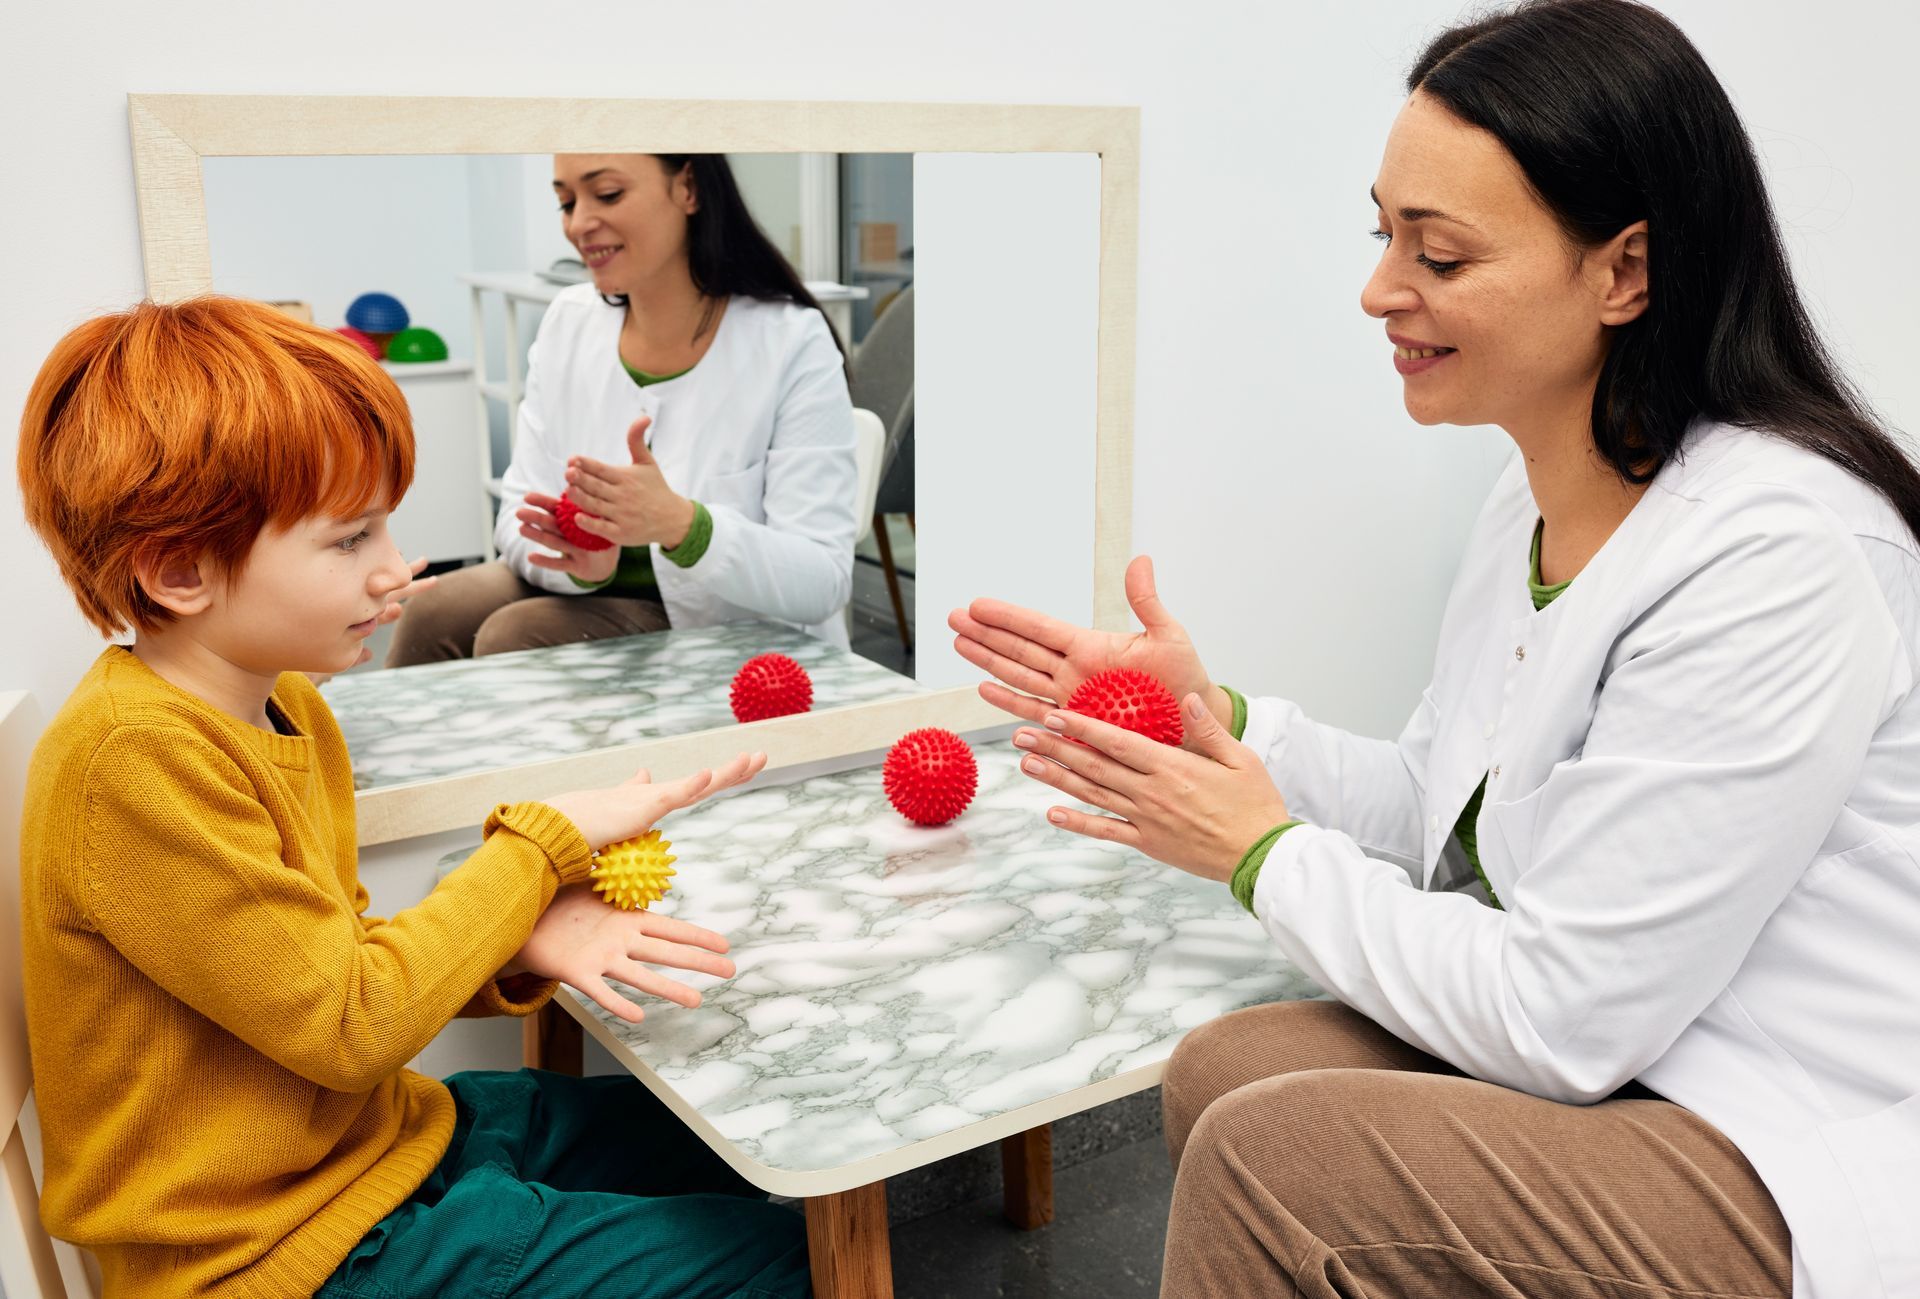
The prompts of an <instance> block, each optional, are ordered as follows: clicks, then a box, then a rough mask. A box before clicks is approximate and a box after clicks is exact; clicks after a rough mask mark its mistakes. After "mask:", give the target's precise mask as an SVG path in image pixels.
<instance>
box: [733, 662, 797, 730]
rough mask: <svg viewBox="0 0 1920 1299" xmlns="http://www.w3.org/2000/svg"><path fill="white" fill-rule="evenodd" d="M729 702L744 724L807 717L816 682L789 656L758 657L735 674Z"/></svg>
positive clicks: (734, 713)
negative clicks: (803, 715) (798, 714)
mask: <svg viewBox="0 0 1920 1299" xmlns="http://www.w3.org/2000/svg"><path fill="white" fill-rule="evenodd" d="M728 700H729V702H731V703H732V704H733V715H734V716H735V717H736V718H738V719H739V720H740V721H743V722H758V721H764V720H765V719H766V718H769V717H787V716H790V715H791V714H793V713H804V712H806V711H807V710H808V709H809V708H812V707H813V678H812V677H810V676H808V675H807V670H806V669H805V668H803V667H801V666H800V665H799V664H798V663H796V662H794V661H793V660H792V659H790V658H788V657H787V656H786V655H785V654H758V655H755V656H754V657H753V658H750V659H748V660H747V661H746V662H745V663H742V664H741V665H740V670H739V671H738V672H736V673H734V674H733V689H732V691H731V692H730V693H729V695H728Z"/></svg>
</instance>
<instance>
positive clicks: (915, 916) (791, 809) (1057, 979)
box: [441, 740, 1324, 1172]
mask: <svg viewBox="0 0 1920 1299" xmlns="http://www.w3.org/2000/svg"><path fill="white" fill-rule="evenodd" d="M976 753H977V755H978V757H979V759H980V767H981V789H980V793H979V795H978V796H977V797H976V799H975V801H974V803H973V805H972V806H971V807H970V808H969V809H968V810H967V811H966V812H965V813H963V814H962V815H961V816H960V817H959V819H958V820H956V821H955V822H954V823H952V824H951V825H949V826H945V827H940V828H935V829H925V828H920V827H916V826H913V825H911V824H909V823H908V822H907V821H906V820H905V819H904V818H902V817H901V816H899V815H898V814H897V813H895V812H894V811H893V810H892V808H891V807H890V806H889V805H888V804H887V801H886V797H885V795H884V793H883V792H882V789H881V783H880V771H879V769H878V768H877V767H872V766H869V767H862V768H857V769H854V770H851V771H846V772H841V773H837V774H832V775H824V776H817V777H813V778H811V779H806V780H803V781H799V782H796V783H793V784H789V785H784V786H779V785H770V786H764V787H753V788H749V789H747V790H745V791H742V792H741V793H739V794H736V795H733V796H730V797H727V798H723V799H719V800H716V801H714V802H712V803H708V804H703V805H701V806H699V807H696V808H692V809H690V810H688V811H686V812H682V813H679V814H677V815H675V816H674V817H672V818H670V819H669V820H668V821H666V822H665V823H663V825H662V826H661V829H662V832H663V833H664V834H665V835H666V836H667V837H668V838H669V839H670V840H671V841H672V842H673V845H674V847H673V851H674V852H675V853H676V854H677V856H678V857H679V862H678V864H677V869H678V871H679V872H680V873H679V874H678V875H677V876H676V877H675V879H674V885H675V887H674V889H673V891H672V892H671V893H669V894H668V896H667V898H666V899H665V900H663V901H662V902H660V903H658V904H656V909H657V910H659V911H660V912H662V913H663V914H670V915H677V916H680V917H682V918H684V919H687V920H691V921H693V922H694V923H696V924H701V925H705V926H707V927H708V928H711V929H715V930H717V931H719V932H720V933H723V934H725V935H727V936H728V938H729V939H730V940H731V942H732V944H733V952H732V955H733V957H734V960H735V963H736V966H737V973H736V975H735V977H734V978H733V979H731V980H728V981H721V980H717V979H713V978H710V977H708V976H701V975H681V974H679V973H676V977H683V978H684V979H685V980H686V981H687V982H688V983H689V984H691V985H693V986H695V987H699V988H701V989H702V991H703V994H704V1002H703V1004H702V1005H701V1006H700V1007H698V1008H697V1009H692V1010H689V1009H685V1008H682V1007H679V1006H675V1005H673V1004H671V1003H668V1002H664V1001H660V1000H657V999H653V998H647V999H644V1000H643V1002H642V1004H643V1005H644V1006H645V1007H646V1011H647V1018H646V1019H645V1021H643V1022H642V1023H641V1024H638V1025H630V1024H627V1023H626V1022H625V1021H623V1020H620V1019H618V1018H616V1017H614V1016H613V1015H610V1014H608V1013H607V1012H605V1011H603V1010H602V1009H601V1008H600V1007H599V1006H597V1005H596V1004H594V1003H593V1002H592V1001H590V1000H588V999H587V998H585V997H584V996H583V995H581V994H579V993H576V992H574V991H573V990H572V989H563V990H562V992H561V995H562V996H568V995H571V996H574V997H575V998H576V999H577V1000H578V1001H579V1002H580V1003H581V1004H582V1005H583V1006H584V1007H585V1008H586V1009H587V1010H588V1011H589V1013H591V1014H592V1015H593V1016H594V1017H595V1018H596V1019H598V1020H599V1021H600V1022H601V1023H602V1024H604V1025H605V1026H606V1027H607V1028H608V1029H609V1030H610V1031H611V1033H612V1034H613V1035H614V1036H615V1038H617V1039H618V1040H619V1041H620V1042H621V1043H622V1044H623V1046H624V1047H625V1048H626V1049H627V1050H629V1051H630V1052H631V1053H632V1054H633V1056H634V1057H635V1058H636V1059H638V1060H639V1061H640V1062H641V1064H643V1065H644V1066H645V1067H647V1068H648V1069H650V1070H652V1071H653V1072H654V1073H655V1074H656V1075H658V1077H659V1078H660V1079H661V1080H663V1081H664V1082H666V1083H667V1084H668V1085H669V1086H671V1087H672V1088H673V1089H674V1090H675V1091H676V1092H678V1093H679V1094H680V1096H682V1097H683V1098H684V1099H685V1100H687V1101H688V1102H689V1103H690V1104H691V1105H692V1106H693V1107H694V1108H696V1109H697V1110H698V1111H699V1112H700V1113H701V1115H702V1116H703V1117H704V1118H705V1119H706V1120H707V1121H708V1122H710V1123H711V1124H712V1125H713V1126H714V1128H715V1129H716V1130H717V1131H718V1132H719V1133H720V1134H721V1135H722V1136H724V1137H725V1138H726V1139H728V1140H729V1141H731V1142H733V1143H734V1144H735V1145H736V1146H738V1147H739V1149H740V1150H741V1152H742V1153H744V1154H746V1155H748V1156H749V1157H751V1158H753V1159H755V1160H757V1161H759V1162H761V1163H762V1164H765V1165H768V1166H770V1167H773V1168H778V1169H783V1170H790V1171H795V1172H812V1171H818V1170H824V1169H831V1168H836V1167H839V1166H842V1165H845V1164H849V1163H852V1162H855V1161H857V1160H860V1159H864V1158H868V1157H870V1156H873V1155H877V1154H881V1153H884V1152H888V1151H892V1150H897V1149H899V1148H901V1147H903V1146H907V1145H911V1144H913V1143H915V1142H919V1141H924V1140H928V1139H930V1138H934V1137H938V1136H941V1135H943V1134H945V1133H948V1132H951V1131H953V1130H955V1129H957V1128H960V1127H963V1126H965V1125H968V1124H971V1123H974V1122H976V1121H979V1120H981V1119H985V1118H989V1117H992V1116H994V1115H997V1114H1001V1113H1005V1112H1007V1111H1010V1110H1013V1109H1017V1108H1019V1107H1021V1106H1023V1105H1028V1104H1032V1103H1034V1102H1037V1101H1044V1100H1048V1099H1051V1098H1054V1097H1057V1096H1060V1095H1063V1094H1065V1093H1067V1092H1071V1091H1073V1090H1075V1089H1077V1088H1081V1087H1085V1086H1087V1085H1088V1084H1090V1083H1094V1082H1097V1081H1099V1080H1101V1079H1105V1078H1110V1077H1112V1076H1114V1075H1116V1074H1119V1073H1123V1072H1125V1071H1128V1070H1132V1069H1136V1068H1139V1067H1141V1066H1143V1065H1148V1064H1152V1063H1155V1062H1158V1061H1161V1060H1164V1059H1165V1058H1166V1057H1167V1056H1168V1055H1170V1054H1171V1053H1172V1051H1173V1048H1174V1046H1175V1045H1176V1044H1177V1043H1178V1041H1179V1039H1180V1038H1181V1037H1182V1036H1183V1035H1184V1034H1185V1033H1186V1032H1187V1031H1188V1030H1190V1029H1192V1028H1194V1027H1195V1026H1197V1025H1199V1024H1202V1023H1205V1022H1206V1021H1208V1020H1210V1019H1213V1018H1215V1017H1216V1016H1218V1015H1221V1014H1224V1013H1226V1012H1227V1011H1230V1010H1235V1009H1238V1008H1240V1007H1242V1006H1250V1005H1256V1004H1260V1003H1264V1002H1270V1001H1279V1000H1289V999H1301V998H1309V997H1317V996H1322V995H1324V994H1322V992H1321V991H1320V989H1319V988H1318V987H1316V986H1315V985H1314V984H1313V983H1312V982H1311V981H1310V980H1308V979H1307V978H1306V976H1305V975H1303V974H1302V973H1301V972H1300V971H1299V970H1298V969H1297V968H1296V967H1294V966H1293V965H1291V964H1290V963H1289V962H1288V961H1286V960H1285V959H1284V958H1283V957H1282V956H1281V955H1280V954H1279V952H1278V951H1277V950H1276V949H1275V948H1274V946H1273V944H1272V942H1271V941H1270V940H1269V939H1268V937H1267V935H1266V933H1265V931H1264V930H1263V929H1262V928H1261V927H1260V925H1259V923H1258V922H1257V921H1255V920H1254V919H1253V917H1251V916H1249V915H1248V914H1247V913H1246V912H1245V911H1243V910H1241V908H1240V907H1239V905H1238V904H1237V903H1235V902H1234V900H1233V898H1232V896H1231V895H1230V894H1229V893H1228V891H1227V889H1226V887H1225V885H1223V884H1217V883H1210V882H1207V881H1203V880H1200V879H1197V878H1195V877H1194V876H1191V875H1187V874H1185V873H1183V872H1181V871H1178V870H1175V869H1173V868H1172V867H1169V866H1163V865H1161V864H1159V863H1157V862H1154V861H1151V860H1149V859H1148V858H1145V857H1143V856H1140V855H1139V854H1137V853H1134V852H1132V851H1131V850H1128V849H1125V848H1120V847H1117V846H1115V845H1112V844H1107V843H1102V842H1097V841H1093V840H1088V839H1082V838H1079V837H1076V836H1073V835H1070V834H1068V833H1067V832H1065V831H1063V830H1059V829H1056V828H1054V827H1053V826H1051V825H1049V824H1047V822H1046V820H1045V818H1044V810H1045V808H1046V807H1048V806H1049V805H1050V804H1051V803H1053V802H1056V801H1058V796H1057V795H1055V794H1054V792H1053V791H1052V790H1050V789H1048V788H1046V787H1045V786H1042V785H1040V784H1039V783H1038V782H1036V781H1034V780H1032V779H1031V778H1028V777H1025V776H1022V775H1021V774H1020V773H1019V771H1018V768H1017V766H1016V758H1017V754H1016V751H1015V750H1014V749H1013V748H1012V746H1011V744H1010V743H1008V742H1007V741H1005V740H1000V741H996V742H994V743H992V744H991V745H984V746H977V747H976ZM465 855H466V854H465V851H461V852H456V853H452V854H449V855H448V856H447V857H446V858H444V859H443V860H442V863H441V871H442V872H443V873H444V872H445V871H447V870H451V869H453V868H454V867H456V866H457V865H458V863H459V862H460V861H461V860H462V859H463V858H464V857H465ZM636 996H637V994H636Z"/></svg>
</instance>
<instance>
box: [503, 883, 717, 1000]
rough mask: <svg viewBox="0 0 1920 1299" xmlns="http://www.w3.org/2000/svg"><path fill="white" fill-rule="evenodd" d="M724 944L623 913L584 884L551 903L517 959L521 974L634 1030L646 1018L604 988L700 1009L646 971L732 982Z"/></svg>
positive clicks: (671, 982) (686, 993)
mask: <svg viewBox="0 0 1920 1299" xmlns="http://www.w3.org/2000/svg"><path fill="white" fill-rule="evenodd" d="M726 950H727V940H726V939H725V938H722V937H721V936H720V935H719V934H716V933H714V932H713V931H712V930H711V929H702V928H701V927H700V926H698V925H690V924H688V923H687V922H686V921H684V920H675V919H673V918H672V917H670V916H656V915H654V914H653V913H652V912H651V911H622V910H621V909H620V908H619V907H616V906H614V905H613V904H611V903H610V902H608V901H607V900H606V899H604V898H602V897H601V896H600V895H599V894H598V893H595V892H594V891H593V886H592V885H590V884H569V885H567V886H566V887H565V888H563V889H561V890H560V891H559V892H558V893H556V894H554V895H553V901H552V902H551V903H549V904H548V906H547V909H546V911H544V912H543V913H541V916H540V919H539V920H537V921H536V922H534V926H533V934H532V936H531V937H529V938H528V939H527V943H526V946H524V947H522V948H521V949H520V952H519V955H518V956H517V957H516V958H515V961H516V963H517V964H518V965H519V966H520V968H521V969H524V970H528V971H530V972H532V973H534V974H539V975H542V976H544V977H546V978H549V979H558V980H560V981H561V982H562V983H565V984H568V985H569V986H571V987H575V988H578V989H579V990H580V991H582V992H584V993H586V994H587V995H588V996H589V997H592V998H593V999H594V1001H595V1002H596V1003H597V1004H598V1005H600V1006H601V1007H602V1008H603V1009H605V1010H606V1011H608V1012H609V1013H610V1014H614V1015H618V1016H619V1017H620V1018H621V1019H624V1020H626V1021H627V1022H628V1023H629V1024H638V1023H639V1022H640V1021H641V1020H642V1019H643V1018H645V1016H646V1012H645V1011H643V1010H641V1008H640V1007H638V1006H636V1005H634V1004H633V1003H632V1002H631V1001H629V1000H627V999H626V998H625V997H623V996H621V995H620V994H619V993H617V992H615V991H614V990H613V989H612V988H610V987H608V986H607V980H608V979H618V980H619V981H620V982H622V983H624V984H626V985H627V986H628V987H630V988H634V989H636V990H638V991H640V992H644V993H649V994H651V995H652V996H655V997H665V998H666V999H667V1000H668V1001H671V1002H675V1003H677V1004H679V1005H682V1006H688V1007H692V1006H698V1005H699V1004H700V994H699V993H697V992H695V991H694V990H693V989H692V988H689V987H688V986H687V985H686V984H684V983H681V982H679V981H678V980H676V979H670V978H668V977H667V976H666V975H664V974H660V973H658V972H657V971H654V970H650V969H648V968H647V966H648V965H666V966H671V967H673V968H675V969H680V970H697V971H699V972H700V973H702V974H712V975H717V976H718V977H720V978H722V979H729V978H732V977H733V962H732V961H730V960H728V959H727V958H726V956H724V955H722V953H724V952H725V951H726Z"/></svg>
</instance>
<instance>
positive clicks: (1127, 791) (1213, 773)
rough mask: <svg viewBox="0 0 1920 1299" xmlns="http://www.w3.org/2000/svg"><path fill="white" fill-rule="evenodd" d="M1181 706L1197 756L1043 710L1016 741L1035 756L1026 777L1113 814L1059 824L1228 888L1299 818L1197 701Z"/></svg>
mask: <svg viewBox="0 0 1920 1299" xmlns="http://www.w3.org/2000/svg"><path fill="white" fill-rule="evenodd" d="M1180 708H1181V720H1182V721H1183V722H1184V723H1185V724H1186V730H1187V744H1188V746H1189V748H1190V749H1191V752H1189V751H1188V749H1176V748H1174V747H1172V746H1171V745H1166V744H1161V743H1159V742H1157V741H1155V740H1149V739H1147V738H1146V737H1145V736H1143V735H1135V734H1134V733H1133V732H1132V731H1127V730H1122V729H1121V728H1120V727H1118V726H1109V725H1108V724H1107V723H1105V722H1101V721H1096V720H1094V719H1093V718H1091V717H1083V716H1081V715H1080V714H1079V713H1070V712H1066V711H1064V710H1062V711H1049V712H1044V713H1043V715H1042V719H1043V720H1044V722H1045V724H1046V726H1047V727H1048V728H1049V729H1047V730H1044V731H1042V730H1032V729H1029V728H1027V727H1022V728H1021V729H1020V730H1018V731H1016V732H1014V736H1013V742H1014V744H1015V745H1017V746H1018V747H1020V748H1023V749H1027V750H1029V752H1030V755H1032V756H1029V757H1027V758H1024V759H1022V760H1021V763H1020V769H1021V770H1022V771H1024V772H1025V773H1026V774H1027V775H1029V776H1031V777H1033V778H1034V779H1035V780H1038V781H1039V782H1040V783H1041V784H1043V785H1051V786H1053V787H1054V788H1055V789H1057V790H1059V791H1060V792H1061V793H1063V794H1066V795H1067V796H1068V797H1070V798H1077V799H1079V800H1080V801H1081V802H1082V803H1088V804H1091V805H1092V806H1094V807H1097V808H1099V809H1100V810H1101V811H1103V812H1110V813H1112V814H1113V815H1112V816H1090V815H1088V814H1087V813H1085V812H1080V811H1074V810H1072V809H1069V808H1064V807H1053V808H1049V809H1047V820H1049V821H1051V822H1052V823H1053V824H1055V825H1057V826H1059V827H1061V828H1062V829H1065V830H1070V831H1072V832H1073V833H1074V834H1080V835H1085V836H1087V837H1088V838H1090V839H1105V840H1107V841H1109V842H1111V843H1119V844H1125V845H1126V846H1127V847H1129V848H1136V849H1138V850H1139V851H1141V852H1143V853H1145V854H1146V855H1147V856H1149V857H1152V858H1154V859H1155V860H1156V861H1163V862H1165V863H1167V864H1168V865H1169V866H1178V867H1179V868H1180V869H1181V870H1183V871H1187V872H1188V873H1190V874H1193V875H1198V876H1200V877H1201V878H1202V879H1209V880H1221V881H1225V880H1227V879H1228V878H1230V877H1231V876H1232V874H1233V868H1234V867H1235V866H1237V865H1239V863H1240V859H1241V858H1242V857H1244V856H1245V855H1246V852H1247V849H1249V848H1251V847H1253V845H1254V843H1255V842H1256V841H1258V840H1259V838H1260V836H1261V835H1263V834H1265V833H1266V832H1267V831H1269V830H1271V829H1273V827H1275V826H1276V825H1279V824H1281V823H1282V822H1285V821H1289V820H1291V819H1292V817H1291V816H1290V815H1289V814H1288V812H1287V801H1286V799H1284V798H1282V797H1281V796H1280V791H1279V790H1277V789H1275V788H1274V786H1273V779H1272V777H1270V776H1269V775H1268V774H1267V769H1266V767H1264V766H1263V765H1261V762H1260V759H1259V758H1258V757H1256V756H1255V755H1254V752H1253V750H1252V749H1249V748H1248V747H1247V746H1246V745H1244V744H1241V743H1240V742H1239V741H1238V740H1236V739H1234V738H1233V737H1232V736H1231V735H1229V734H1227V730H1226V728H1225V727H1224V726H1222V725H1221V724H1220V722H1219V719H1218V718H1216V717H1214V716H1212V715H1211V714H1210V713H1209V712H1208V711H1207V709H1206V706H1205V705H1204V704H1203V703H1202V702H1201V699H1200V696H1199V695H1198V694H1189V695H1187V696H1186V698H1185V699H1183V700H1182V701H1181V705H1180ZM1074 740H1079V741H1080V743H1079V744H1075V743H1073V741H1074Z"/></svg>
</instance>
